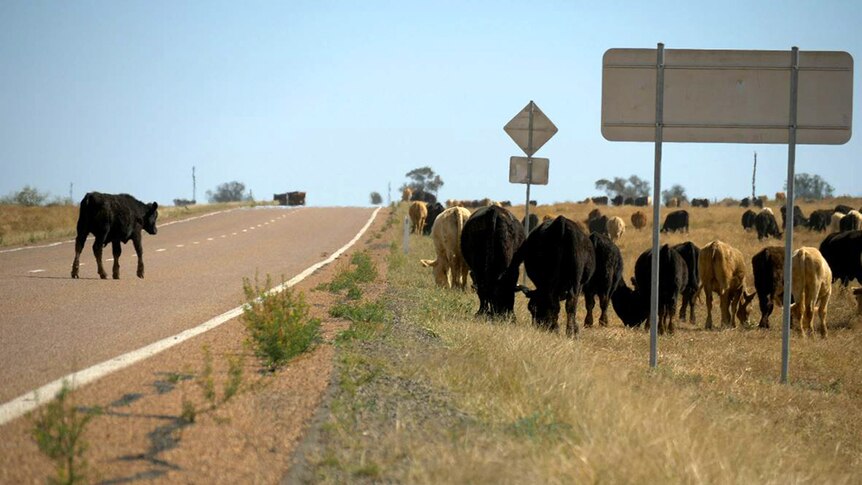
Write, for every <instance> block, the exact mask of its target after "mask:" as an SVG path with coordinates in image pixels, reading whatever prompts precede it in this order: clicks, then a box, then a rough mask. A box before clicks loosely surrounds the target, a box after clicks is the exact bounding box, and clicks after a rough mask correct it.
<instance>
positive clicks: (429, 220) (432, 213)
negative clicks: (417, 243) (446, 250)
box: [422, 202, 446, 236]
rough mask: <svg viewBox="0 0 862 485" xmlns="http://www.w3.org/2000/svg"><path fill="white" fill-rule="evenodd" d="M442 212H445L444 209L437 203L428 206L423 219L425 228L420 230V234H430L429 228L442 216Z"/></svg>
mask: <svg viewBox="0 0 862 485" xmlns="http://www.w3.org/2000/svg"><path fill="white" fill-rule="evenodd" d="M444 210H446V208H445V207H443V204H441V203H439V202H434V203H433V204H428V215H427V216H426V217H425V226H424V227H423V228H422V234H424V235H426V236H428V235H430V234H431V228H433V227H434V221H436V220H437V217H438V216H439V215H440V214H442V213H443V211H444Z"/></svg>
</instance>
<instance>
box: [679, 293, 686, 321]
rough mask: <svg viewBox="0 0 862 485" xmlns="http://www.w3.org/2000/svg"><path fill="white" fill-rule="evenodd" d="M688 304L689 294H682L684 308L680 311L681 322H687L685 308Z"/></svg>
mask: <svg viewBox="0 0 862 485" xmlns="http://www.w3.org/2000/svg"><path fill="white" fill-rule="evenodd" d="M687 303H688V293H687V292H684V293H683V294H682V306H681V307H680V309H679V319H680V321H683V322H684V321H685V307H686V304H687Z"/></svg>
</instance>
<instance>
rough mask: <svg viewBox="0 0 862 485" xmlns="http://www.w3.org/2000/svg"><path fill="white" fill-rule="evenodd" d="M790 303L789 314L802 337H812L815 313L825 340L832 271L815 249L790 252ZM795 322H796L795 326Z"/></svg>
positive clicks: (802, 248)
mask: <svg viewBox="0 0 862 485" xmlns="http://www.w3.org/2000/svg"><path fill="white" fill-rule="evenodd" d="M792 287H793V301H794V303H793V304H792V305H790V315H791V317H792V319H793V322H794V326H796V325H798V327H797V328H798V329H799V332H800V333H801V334H802V336H803V337H805V336H806V334H807V333H808V332H810V333H811V335H812V336H813V335H814V327H813V320H814V310H815V309H816V310H817V316H818V318H819V319H820V336H821V337H823V338H826V310H827V307H828V306H829V296H830V295H832V270H831V269H829V264H828V263H827V262H826V260H825V259H823V255H822V254H820V251H819V250H817V249H816V248H810V247H801V248H799V249H797V250H796V251H795V252H794V253H793V283H792ZM797 322H798V323H797Z"/></svg>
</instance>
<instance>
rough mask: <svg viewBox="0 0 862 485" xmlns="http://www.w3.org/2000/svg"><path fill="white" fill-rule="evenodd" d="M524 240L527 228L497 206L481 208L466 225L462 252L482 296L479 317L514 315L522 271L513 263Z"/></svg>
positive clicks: (477, 291)
mask: <svg viewBox="0 0 862 485" xmlns="http://www.w3.org/2000/svg"><path fill="white" fill-rule="evenodd" d="M524 239H525V236H524V226H522V225H521V223H520V222H519V221H518V219H517V218H516V217H515V216H514V215H512V213H511V212H509V211H508V210H506V209H504V208H502V207H498V206H495V205H491V206H486V207H482V208H480V209H479V210H477V211H476V212H474V213H473V214H472V215H471V216H470V218H469V219H467V221H466V222H464V228H463V229H462V231H461V252H462V254H463V255H464V261H465V262H466V263H467V266H468V267H469V268H470V277H471V278H472V279H473V285H474V286H475V288H476V293H477V294H478V296H479V312H478V313H477V315H487V316H490V317H498V316H507V315H510V314H511V313H512V310H513V309H514V307H515V287H516V284H517V281H518V272H519V270H518V266H517V265H512V264H511V263H512V258H513V257H514V255H515V251H517V250H518V248H520V247H521V244H523V242H524Z"/></svg>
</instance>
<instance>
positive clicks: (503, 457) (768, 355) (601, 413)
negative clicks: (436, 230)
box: [359, 200, 862, 483]
mask: <svg viewBox="0 0 862 485" xmlns="http://www.w3.org/2000/svg"><path fill="white" fill-rule="evenodd" d="M855 205H859V201H858V200H857V201H856V204H855ZM819 207H820V206H814V207H812V205H807V204H804V205H803V211H804V212H805V213H806V214H807V213H808V212H810V210H812V209H813V208H819ZM518 209H519V208H516V209H515V210H516V214H517V210H518ZM520 209H521V210H522V208H520ZM590 209H591V207H588V206H582V205H574V204H561V205H556V206H553V207H539V208H538V211H537V212H538V213H539V214H540V215H542V214H543V213H555V214H560V213H562V214H564V215H567V216H569V217H573V218H575V219H578V220H583V219H584V218H585V217H586V214H587V212H588V211H589V210H590ZM634 210H635V209H634V208H607V209H603V211H604V212H605V213H606V214H609V215H620V216H621V217H623V218H624V219H625V220H626V221H627V222H628V221H629V218H628V216H629V215H630V214H631V213H632V212H633V211H634ZM690 210H691V211H692V228H691V229H692V230H691V233H690V234H688V235H672V236H667V237H663V238H662V241H663V242H674V243H676V242H681V241H684V240H689V239H690V240H692V241H694V242H695V243H696V244H698V245H699V246H703V245H705V244H706V243H708V242H709V241H711V240H712V239H715V238H721V239H722V240H723V241H725V242H727V243H729V244H731V245H732V246H734V247H737V248H739V249H740V250H741V251H742V252H743V254H744V256H745V257H746V258H747V259H748V260H750V258H751V256H752V255H753V254H754V253H755V252H756V251H758V250H759V249H760V248H761V247H763V246H764V245H766V244H780V243H778V242H775V241H772V242H769V243H765V242H764V243H759V242H758V241H757V238H756V236H755V235H754V234H750V233H745V232H743V230H742V227H741V225H740V223H739V217H740V215H741V213H742V211H743V210H742V209H740V208H725V207H715V208H709V209H690ZM645 212H646V211H645ZM667 212H668V210H667V209H664V208H663V209H662V213H663V214H664V213H667ZM776 212H777V211H776ZM518 215H519V217H520V216H522V215H523V212H520V214H518ZM822 238H823V235H822V234H811V233H808V232H807V231H805V230H801V231H800V232H799V233H797V237H796V244H795V246H797V247H798V246H801V245H810V246H815V247H816V246H817V245H818V244H819V242H820V240H821V239H822ZM649 241H650V233H649V231H648V230H647V229H644V230H643V231H641V232H637V231H634V230H632V229H629V230H628V231H627V232H626V234H625V235H624V236H623V239H622V241H621V244H620V246H621V249H622V251H623V254H624V257H625V263H626V268H625V277H626V278H628V277H630V276H631V274H632V268H633V264H634V260H635V259H636V257H637V255H638V254H639V253H640V252H641V251H643V250H644V249H646V248H647V247H648V246H649ZM411 244H412V246H411V252H410V254H409V255H408V256H407V258H406V260H405V261H404V262H402V263H401V264H391V265H390V268H391V269H390V274H389V283H390V285H391V287H392V288H394V289H395V290H394V291H395V292H396V294H397V295H399V297H400V298H401V299H402V300H404V301H408V302H409V303H407V304H405V305H403V306H402V310H401V311H402V312H404V315H403V318H402V319H401V320H400V321H402V322H403V324H404V325H413V326H418V327H419V328H421V329H423V331H425V332H428V333H429V334H431V335H434V337H435V338H438V339H439V345H430V344H429V342H427V341H426V342H418V341H399V342H392V343H391V345H393V346H396V345H397V348H398V350H397V353H398V354H399V358H398V361H397V363H393V364H391V365H388V366H382V367H383V368H385V369H386V372H388V373H392V374H395V375H397V376H398V378H400V379H418V380H421V381H422V382H427V383H429V384H430V386H432V387H433V388H435V389H438V390H439V391H440V393H441V395H445V396H451V398H450V399H451V401H452V406H454V407H456V408H457V409H458V410H459V411H461V412H463V413H465V414H466V415H468V416H469V417H470V420H469V421H468V424H465V425H463V426H456V427H446V428H444V427H443V426H437V427H435V421H434V420H433V419H432V420H429V419H428V417H427V416H418V417H414V416H410V415H400V416H399V415H398V414H397V413H396V418H395V423H394V424H393V425H392V426H391V427H390V428H386V429H383V430H373V431H372V432H373V433H375V436H376V439H375V446H374V448H375V449H377V450H379V451H371V450H366V451H362V454H361V458H359V459H361V461H362V463H363V464H364V463H373V465H374V470H375V477H376V478H377V479H384V480H386V479H393V480H395V481H405V482H408V483H580V482H610V483H806V482H815V483H852V482H858V480H859V477H860V476H862V439H861V438H862V419H860V416H862V370H860V368H859V359H858V356H859V355H860V354H859V349H860V348H862V337H860V335H859V331H860V330H859V328H858V327H859V318H858V317H855V316H853V312H854V310H855V308H854V303H853V301H852V298H851V295H850V292H848V291H844V290H839V289H838V288H837V287H836V288H835V290H834V292H833V300H832V301H831V302H830V314H829V319H828V320H829V326H830V327H831V330H833V331H832V332H830V336H829V338H828V339H826V340H823V339H820V338H814V339H810V338H809V339H806V340H804V339H801V338H799V337H796V336H794V338H793V340H792V343H791V350H792V355H791V368H790V380H791V382H790V384H789V385H781V384H778V376H779V369H780V354H779V352H780V347H781V333H780V330H779V329H778V327H780V325H779V324H778V323H779V319H780V312H779V314H778V315H777V316H776V315H774V316H773V317H772V323H773V328H772V329H770V330H766V331H763V330H756V329H753V328H746V329H737V330H722V331H711V332H707V331H704V330H703V329H702V325H703V324H702V322H703V321H704V319H705V310H704V307H703V302H700V303H699V304H698V308H697V320H698V321H699V322H700V325H697V326H692V325H690V324H688V323H686V324H682V325H680V326H678V331H677V333H676V335H674V336H671V337H662V338H660V341H659V352H660V354H659V369H658V370H657V371H650V370H649V369H648V365H647V363H648V349H649V343H648V336H647V333H646V332H644V330H642V329H626V328H624V327H623V326H622V324H621V323H620V321H619V320H618V318H617V317H616V315H615V314H614V313H613V312H612V311H611V316H612V318H611V323H610V326H609V327H607V328H592V329H585V330H584V331H582V332H581V337H580V339H579V340H577V341H571V340H568V339H566V338H564V337H563V336H562V335H554V334H548V333H546V332H542V331H539V330H536V329H534V328H532V327H531V325H530V324H529V314H528V312H527V310H526V303H525V300H524V299H523V298H522V297H520V296H519V297H518V299H517V303H516V316H517V319H516V323H514V324H506V323H488V322H484V321H476V320H474V319H473V318H472V313H473V312H475V311H476V308H477V306H478V302H477V300H476V297H475V294H473V293H460V292H457V291H444V290H439V289H437V288H435V287H434V284H433V278H432V275H431V274H430V272H428V271H427V270H423V268H420V267H419V265H418V263H416V264H413V263H414V262H416V261H417V260H418V259H419V258H421V257H428V256H429V255H433V247H432V244H431V242H430V239H429V238H420V237H413V240H412V241H411ZM395 253H400V247H399V248H397V251H393V254H394V256H393V257H394V258H399V257H400V255H398V254H395ZM748 271H749V273H750V271H751V268H750V265H749V268H748ZM748 276H749V285H750V286H752V285H751V281H750V278H751V275H750V274H749V275H748ZM578 312H579V313H578V320H579V321H580V322H583V316H584V305H583V300H581V302H579V306H578ZM755 314H756V316H759V314H758V312H757V311H756V310H755ZM854 327H857V328H854ZM378 398H379V397H378ZM378 398H374V399H378ZM368 399H369V401H371V402H377V401H375V400H374V399H372V398H368ZM401 405H402V406H406V404H401ZM375 406H379V407H380V408H384V407H385V405H384V404H376V405H375ZM366 412H367V411H366ZM405 457H406V458H405ZM405 460H407V461H408V462H409V467H404V466H403V463H404V462H405Z"/></svg>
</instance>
